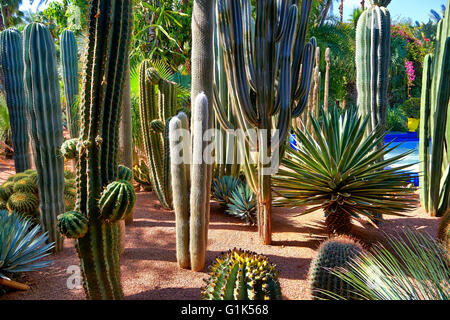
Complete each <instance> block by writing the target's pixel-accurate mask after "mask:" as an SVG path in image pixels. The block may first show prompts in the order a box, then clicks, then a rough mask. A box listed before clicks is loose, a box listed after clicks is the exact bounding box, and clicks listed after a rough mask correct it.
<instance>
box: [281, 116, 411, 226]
mask: <svg viewBox="0 0 450 320" xmlns="http://www.w3.org/2000/svg"><path fill="white" fill-rule="evenodd" d="M321 118H322V119H323V123H319V121H318V120H317V119H316V118H314V117H312V116H310V119H311V122H312V124H313V132H312V134H310V133H308V132H301V131H296V132H295V135H296V140H297V145H298V146H299V149H298V150H293V149H289V150H287V152H286V157H284V158H283V159H282V167H281V168H280V170H279V172H278V175H277V176H275V177H274V179H273V186H274V192H275V193H276V194H277V195H278V196H279V199H277V200H276V202H277V204H279V205H284V206H289V207H293V206H294V207H296V206H307V205H308V206H311V208H309V209H308V210H306V211H305V212H304V213H302V215H303V214H308V213H311V212H313V211H316V210H318V209H323V210H324V212H325V216H326V221H325V223H326V225H327V227H328V231H329V233H338V234H346V233H349V232H350V229H351V221H352V218H360V216H365V217H368V218H370V219H371V220H375V219H378V217H381V216H382V215H402V212H405V211H407V210H410V209H413V208H414V207H415V206H414V201H415V200H411V199H409V198H407V197H405V195H408V194H411V193H412V192H413V191H414V190H415V189H414V188H409V187H405V186H406V185H407V183H408V181H410V180H411V173H408V172H407V171H405V169H407V168H408V167H409V166H410V165H404V166H398V167H394V168H392V165H393V164H395V163H396V162H398V161H399V160H401V159H403V158H404V157H406V156H407V155H408V154H410V153H411V152H412V151H411V152H406V153H403V154H400V155H398V156H395V157H391V158H389V159H387V158H385V157H386V155H387V154H388V153H390V152H391V151H393V150H394V149H396V147H392V146H391V145H390V144H388V145H385V146H384V147H382V148H380V149H376V148H375V147H376V146H377V145H380V143H382V142H383V141H384V133H383V131H382V129H376V130H374V131H373V132H371V133H370V134H369V135H368V136H365V134H364V130H365V129H366V126H367V123H368V119H369V118H365V119H362V118H361V117H360V116H358V114H357V113H356V112H355V111H354V110H348V111H346V112H345V113H344V114H343V115H342V116H340V115H339V113H338V110H337V108H330V110H329V112H328V113H327V114H325V112H324V111H323V109H322V110H321ZM388 167H389V169H387V168H388Z"/></svg>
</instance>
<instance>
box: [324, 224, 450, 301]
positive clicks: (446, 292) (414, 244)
mask: <svg viewBox="0 0 450 320" xmlns="http://www.w3.org/2000/svg"><path fill="white" fill-rule="evenodd" d="M399 236H400V237H398V236H395V237H394V236H388V246H387V247H390V248H392V249H391V251H392V252H391V251H390V250H388V249H387V248H386V247H385V246H383V245H381V244H378V245H376V246H375V247H374V248H373V249H372V250H371V252H370V253H369V252H365V253H363V254H362V255H360V256H359V257H358V258H357V259H353V260H352V261H350V262H349V263H348V264H347V265H346V267H345V268H338V269H334V270H329V271H330V273H332V274H334V275H335V276H337V277H339V278H340V279H342V280H343V281H345V282H346V283H348V284H349V285H351V286H352V287H353V288H355V289H356V291H357V292H358V294H359V296H360V298H361V299H363V300H449V299H450V280H449V279H450V263H449V259H448V251H447V250H446V249H445V248H444V247H442V246H441V245H440V244H439V243H438V242H437V241H436V240H434V239H433V238H431V237H430V236H428V235H425V234H422V233H419V232H417V231H414V232H413V231H411V230H406V231H403V232H402V234H399ZM324 293H325V294H327V295H328V297H329V298H330V299H337V300H345V299H344V298H343V297H342V296H340V295H338V294H336V293H334V292H324Z"/></svg>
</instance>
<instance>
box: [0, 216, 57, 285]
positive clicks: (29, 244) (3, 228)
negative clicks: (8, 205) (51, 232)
mask: <svg viewBox="0 0 450 320" xmlns="http://www.w3.org/2000/svg"><path fill="white" fill-rule="evenodd" d="M47 239H48V235H47V233H41V227H40V226H39V225H36V226H33V223H32V222H31V221H30V219H28V218H24V217H22V216H20V215H18V214H16V213H14V212H13V213H11V214H8V211H5V210H2V211H0V278H5V279H7V280H8V278H7V277H6V274H7V273H18V272H29V271H34V270H36V269H41V268H45V267H48V266H49V265H50V264H51V263H52V262H51V261H42V260H41V259H42V258H44V257H46V256H48V255H50V254H51V252H50V251H51V249H53V247H54V243H49V244H46V243H45V242H46V241H47Z"/></svg>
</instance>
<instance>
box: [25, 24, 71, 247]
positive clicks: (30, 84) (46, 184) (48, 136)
mask: <svg viewBox="0 0 450 320" xmlns="http://www.w3.org/2000/svg"><path fill="white" fill-rule="evenodd" d="M23 34H24V61H25V78H24V79H25V92H26V96H27V99H28V102H27V106H28V113H29V115H30V120H31V121H30V132H31V137H32V142H33V143H32V145H33V150H34V160H35V161H34V162H35V163H34V164H35V167H36V169H37V172H38V175H39V179H38V184H39V200H40V203H39V207H40V210H39V211H40V221H41V224H42V226H43V230H44V231H47V232H48V234H49V241H52V242H55V251H60V250H62V248H63V238H62V237H61V236H60V234H59V232H58V231H57V228H56V223H57V221H56V217H57V216H58V215H60V214H61V213H63V212H64V211H65V204H64V159H63V157H62V156H61V153H60V147H61V144H62V142H63V126H62V109H61V99H60V93H59V80H58V70H57V63H56V50H55V45H54V43H53V37H52V34H51V33H50V30H49V29H48V28H47V27H46V26H44V25H43V24H40V23H31V24H29V25H27V26H26V27H25V29H24V31H23Z"/></svg>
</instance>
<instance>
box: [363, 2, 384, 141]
mask: <svg viewBox="0 0 450 320" xmlns="http://www.w3.org/2000/svg"><path fill="white" fill-rule="evenodd" d="M390 2H391V1H390V0H377V1H370V4H371V6H370V7H368V8H367V9H366V10H365V11H364V12H363V13H362V14H361V16H360V18H359V20H358V25H357V29H356V73H357V77H356V85H357V90H358V101H357V105H358V109H359V112H360V114H361V115H363V116H367V115H370V121H369V125H368V126H367V134H369V133H370V132H372V131H373V130H375V129H376V128H377V127H382V128H385V126H386V114H387V107H388V86H389V66H390V62H391V16H390V13H389V11H388V9H387V8H386V7H387V6H388V5H389V3H390Z"/></svg>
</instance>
